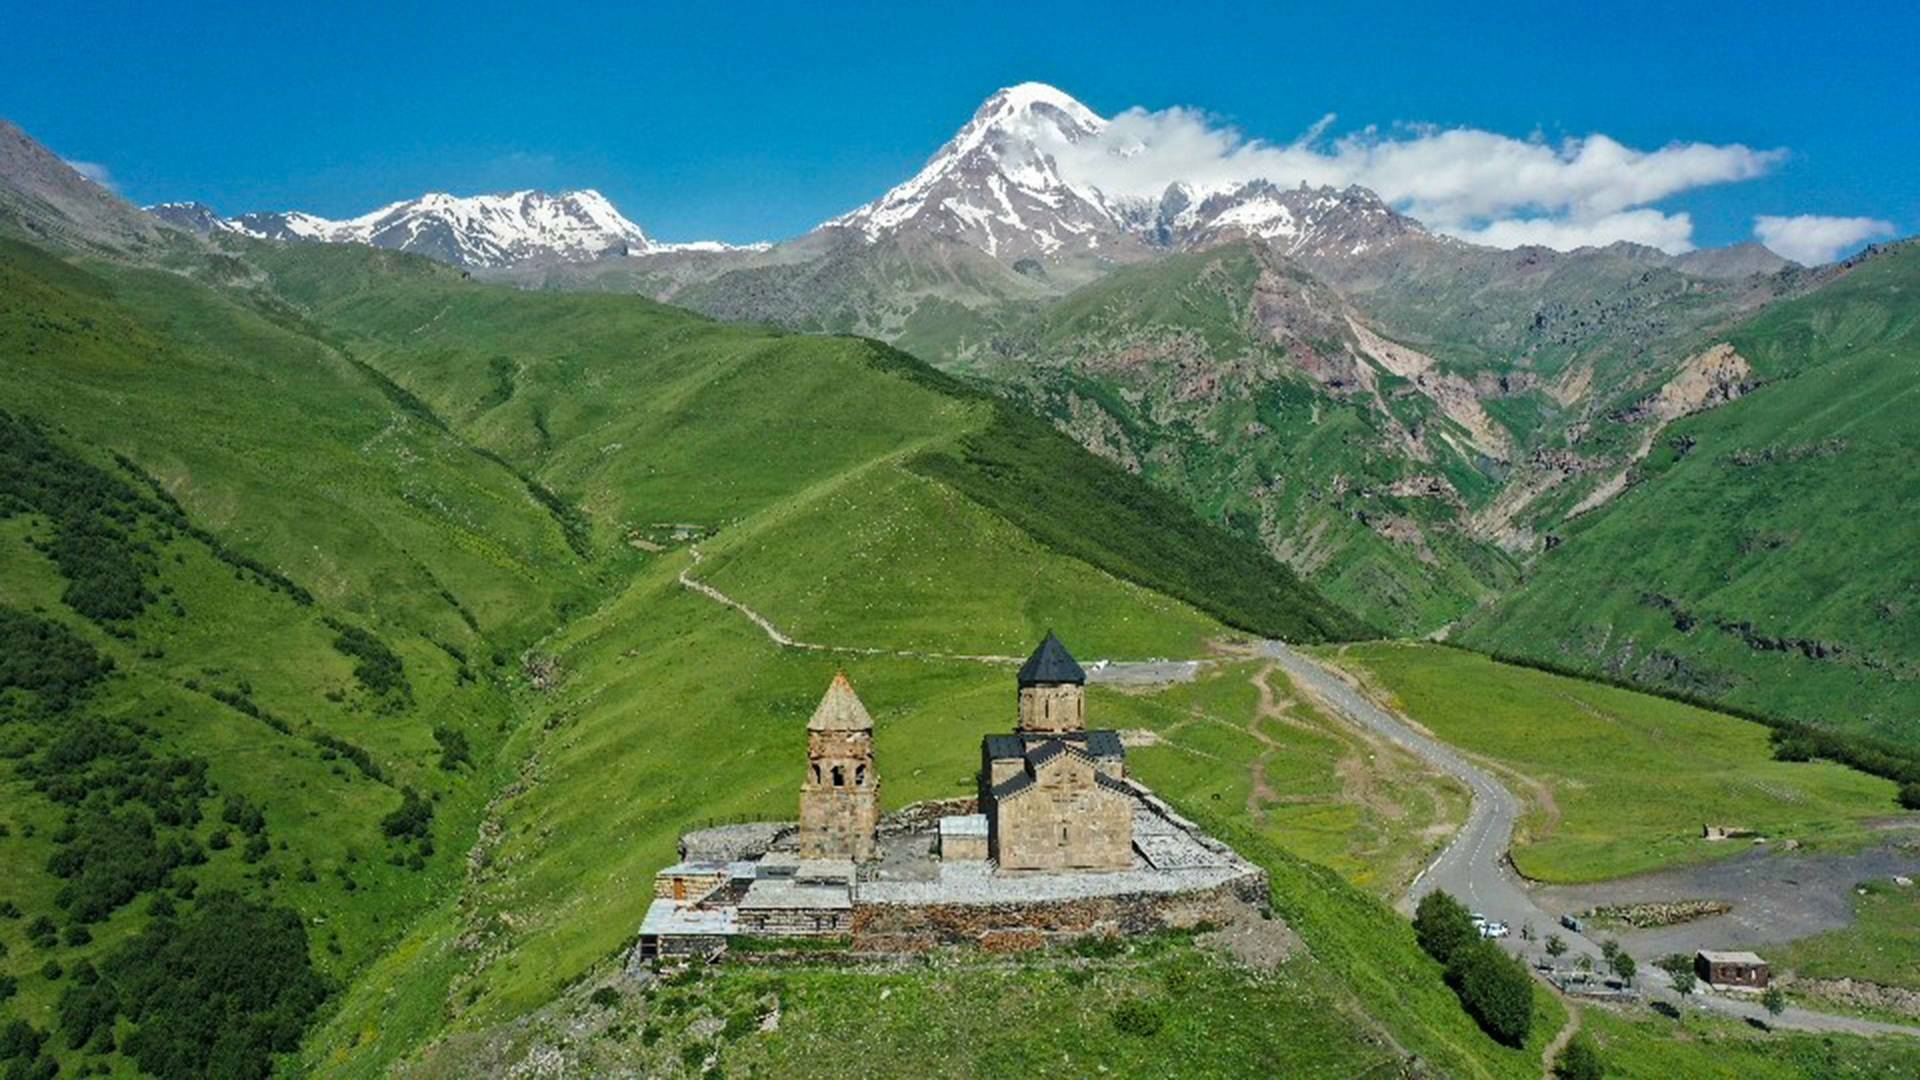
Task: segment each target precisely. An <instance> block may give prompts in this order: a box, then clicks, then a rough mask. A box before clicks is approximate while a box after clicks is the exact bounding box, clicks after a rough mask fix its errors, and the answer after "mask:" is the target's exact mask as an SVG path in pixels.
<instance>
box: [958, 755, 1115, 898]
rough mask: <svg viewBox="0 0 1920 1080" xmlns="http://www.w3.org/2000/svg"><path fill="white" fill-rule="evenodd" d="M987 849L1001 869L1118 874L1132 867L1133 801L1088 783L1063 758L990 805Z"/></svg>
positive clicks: (1088, 776) (1090, 771)
mask: <svg viewBox="0 0 1920 1080" xmlns="http://www.w3.org/2000/svg"><path fill="white" fill-rule="evenodd" d="M991 836H992V841H993V843H992V848H993V854H994V857H995V858H997V859H998V860H999V862H1000V868H1001V869H1002V870H1014V871H1018V870H1075V869H1081V870H1124V869H1126V868H1127V867H1129V866H1131V865H1133V799H1132V798H1130V797H1129V796H1127V795H1125V794H1122V793H1121V792H1118V791H1115V790H1113V789H1112V788H1110V787H1105V786H1102V785H1100V784H1098V783H1096V782H1095V781H1094V766H1093V763H1092V762H1091V761H1089V760H1087V759H1085V758H1083V757H1080V756H1079V755H1078V754H1072V753H1069V754H1065V755H1062V756H1061V757H1059V758H1056V759H1054V760H1053V761H1051V762H1048V763H1047V764H1046V765H1045V766H1043V767H1042V769H1041V772H1040V775H1039V777H1038V778H1037V780H1036V782H1035V783H1034V785H1033V786H1032V787H1030V788H1027V789H1026V790H1025V791H1022V792H1019V793H1017V794H1014V795H1011V796H1008V797H1006V798H1002V799H996V800H995V801H994V807H993V814H992V826H991Z"/></svg>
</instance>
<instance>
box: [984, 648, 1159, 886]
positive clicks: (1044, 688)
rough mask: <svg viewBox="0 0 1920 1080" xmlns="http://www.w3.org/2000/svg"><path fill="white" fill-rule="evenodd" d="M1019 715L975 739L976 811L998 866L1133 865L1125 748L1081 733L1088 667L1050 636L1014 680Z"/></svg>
mask: <svg viewBox="0 0 1920 1080" xmlns="http://www.w3.org/2000/svg"><path fill="white" fill-rule="evenodd" d="M1017 681H1018V683H1019V688H1020V699H1019V700H1020V721H1019V726H1018V727H1016V728H1015V729H1014V731H1013V733H1012V734H1010V735H988V736H987V737H986V738H984V739H982V740H981V742H980V812H981V813H982V814H984V815H986V819H987V848H988V850H989V851H990V852H991V853H992V856H993V858H994V860H995V861H996V862H997V863H998V864H999V867H1000V869H1001V870H1125V869H1127V868H1128V867H1130V866H1132V865H1133V804H1134V799H1133V795H1132V793H1131V791H1130V790H1129V788H1128V787H1127V785H1125V784H1123V783H1121V781H1122V780H1123V779H1124V778H1125V777H1126V773H1127V759H1126V750H1125V749H1124V748H1123V747H1122V746H1121V745H1120V734H1119V733H1118V732H1115V731H1089V730H1087V673H1086V672H1085V671H1083V670H1081V668H1080V665H1079V664H1078V663H1076V662H1075V661H1074V659H1073V656H1072V654H1070V653H1068V652H1067V647H1066V646H1065V645H1062V644H1061V643H1060V639H1059V638H1057V637H1054V636H1053V634H1052V633H1048V634H1047V636H1046V639H1045V640H1044V641H1042V642H1040V647H1039V648H1037V649H1035V650H1034V651H1033V655H1032V656H1030V657H1028V658H1027V662H1026V664H1024V665H1023V666H1022V667H1021V668H1020V674H1019V676H1018V677H1017Z"/></svg>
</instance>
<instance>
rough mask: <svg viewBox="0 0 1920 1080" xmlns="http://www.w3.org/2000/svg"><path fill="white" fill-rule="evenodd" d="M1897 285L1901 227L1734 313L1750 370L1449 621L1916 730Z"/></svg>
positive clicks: (1910, 344)
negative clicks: (1459, 619)
mask: <svg viewBox="0 0 1920 1080" xmlns="http://www.w3.org/2000/svg"><path fill="white" fill-rule="evenodd" d="M1916 294H1920V247H1914V246H1912V245H1907V246H1903V247H1901V248H1897V249H1895V250H1893V251H1890V252H1887V253H1885V254H1882V255H1880V256H1878V257H1876V258H1873V259H1870V260H1868V261H1867V262H1866V263H1864V264H1863V265H1861V266H1859V267H1857V268H1855V269H1854V270H1853V271H1852V272H1850V273H1848V274H1847V275H1846V276H1844V277H1842V278H1840V279H1839V280H1838V281H1836V282H1834V283H1833V284H1831V285H1828V286H1827V287H1825V288H1823V289H1821V290H1820V291H1818V292H1816V293H1814V294H1812V295H1809V296H1806V297H1802V298H1799V299H1796V300H1791V301H1788V302H1785V303H1782V304H1780V305H1778V306H1777V307H1775V308H1772V309H1770V310H1768V311H1767V312H1766V313H1764V314H1762V315H1761V316H1759V317H1757V318H1755V319H1753V320H1751V321H1749V322H1747V323H1746V324H1744V325H1743V326H1742V327H1740V328H1739V329H1738V330H1737V331H1735V332H1734V333H1733V334H1732V335H1731V339H1730V340H1731V341H1732V342H1733V344H1734V346H1735V347H1736V348H1737V349H1738V350H1739V352H1740V353H1741V355H1743V356H1745V357H1747V358H1748V360H1749V361H1750V362H1751V363H1752V364H1753V366H1754V369H1755V371H1756V374H1757V376H1759V377H1760V378H1762V379H1764V380H1766V382H1767V385H1765V386H1763V387H1762V388H1761V389H1759V390H1757V391H1755V392H1754V393H1752V394H1750V395H1748V396H1747V397H1745V398H1743V399H1741V400H1740V401H1737V402H1735V403H1733V404H1731V405H1728V406H1725V407H1723V408H1720V409H1716V410H1713V411H1711V412H1708V413H1705V414H1702V415H1699V416H1695V417H1692V418H1689V419H1687V420H1683V421H1681V422H1679V423H1678V424H1676V425H1674V427H1673V428H1672V429H1671V430H1670V431H1669V432H1668V435H1667V436H1666V439H1665V444H1664V445H1663V447H1662V448H1661V449H1660V450H1659V451H1658V452H1656V454H1655V455H1654V456H1653V457H1652V458H1650V459H1649V460H1648V462H1647V463H1646V467H1645V469H1644V470H1643V472H1644V475H1643V477H1642V479H1641V482H1640V483H1639V484H1637V485H1636V486H1635V487H1634V488H1632V489H1630V490H1629V491H1628V492H1627V493H1626V494H1625V495H1623V496H1621V497H1620V498H1619V499H1618V500H1617V501H1616V503H1615V504H1614V505H1613V506H1612V507H1611V508H1610V509H1608V510H1607V511H1605V512H1604V513H1602V514H1598V515H1595V516H1594V517H1593V518H1592V519H1591V520H1588V521H1583V522H1580V523H1577V524H1576V525H1575V527H1574V528H1573V529H1572V530H1571V531H1570V533H1569V536H1568V539H1567V541H1566V543H1565V544H1563V545H1561V547H1559V548H1558V549H1556V550H1554V551H1553V552H1550V553H1549V554H1548V555H1547V556H1545V557H1544V558H1543V559H1542V560H1541V562H1540V563H1539V565H1538V566H1537V567H1536V568H1535V569H1534V571H1533V572H1532V574H1531V575H1530V579H1529V581H1528V582H1527V583H1526V585H1525V586H1524V587H1523V588H1521V589H1520V590H1518V591H1517V592H1515V593H1514V594H1513V595H1511V596H1509V597H1507V598H1505V599H1503V600H1502V601H1500V602H1499V603H1498V604H1496V605H1494V606H1493V607H1491V608H1490V609H1487V610H1485V611H1483V612H1482V613H1480V614H1479V615H1477V616H1475V617H1474V618H1472V619H1471V620H1469V621H1468V623H1467V624H1466V626H1465V628H1464V629H1463V631H1462V633H1461V634H1460V637H1461V639H1462V640H1463V641H1465V642H1467V643H1469V644H1474V645H1481V646H1487V647H1491V648H1495V649H1498V650H1501V651H1506V652H1514V653H1520V654H1524V655H1530V656H1535V657H1540V658H1543V659H1548V660H1551V661H1554V662H1556V663H1560V664H1567V665H1572V666H1575V667H1583V668H1587V669H1591V670H1602V671H1606V672H1609V673H1612V674H1616V675H1620V676H1624V677H1626V678H1629V679H1635V680H1640V681H1644V682H1646V683H1649V684H1653V685H1661V686H1667V687H1672V688H1676V689H1682V690H1687V691H1691V692H1694V693H1699V694H1705V695H1708V696H1712V697H1717V698H1720V699H1723V700H1726V701H1728V702H1731V703H1735V704H1739V705H1742V706H1746V707H1749V708H1754V709H1759V710H1762V711H1766V712H1772V713H1775V714H1779V715H1784V716H1788V717H1792V718H1796V719H1801V720H1808V721H1814V722H1819V723H1823V724H1826V725H1830V726H1832V727H1834V728H1837V729H1840V730H1844V731H1855V732H1869V733H1873V734H1876V735H1880V736H1883V737H1885V738H1888V739H1891V740H1896V741H1899V742H1902V743H1904V744H1906V745H1907V746H1909V747H1915V746H1920V726H1916V723H1915V720H1914V716H1915V715H1916V711H1920V668H1916V662H1915V659H1914V658H1915V656H1917V655H1920V619H1916V618H1915V614H1916V612H1920V570H1916V564H1915V562H1914V560H1913V559H1912V558H1911V553H1912V550H1913V546H1914V540H1915V538H1916V533H1915V530H1914V526H1913V522H1912V516H1911V507H1912V506H1913V505H1914V504H1915V502H1916V501H1917V500H1920V425H1916V424H1915V423H1914V422H1913V412H1914V408H1915V405H1916V403H1920V380H1917V379H1916V377H1915V376H1916V373H1920V335H1916V333H1915V326H1916V317H1915V313H1916ZM1682 447H1684V448H1686V449H1685V453H1684V454H1682V453H1680V452H1679V450H1680V448H1682ZM1659 598H1664V600H1662V599H1659ZM1666 601H1670V602H1671V605H1672V606H1666V604H1665V602H1666ZM1675 608H1677V609H1678V610H1677V611H1676V610H1674V609H1675ZM1683 615H1684V617H1683ZM1822 652H1824V653H1825V655H1824V656H1821V655H1819V654H1820V653H1822ZM1810 654H1811V655H1810Z"/></svg>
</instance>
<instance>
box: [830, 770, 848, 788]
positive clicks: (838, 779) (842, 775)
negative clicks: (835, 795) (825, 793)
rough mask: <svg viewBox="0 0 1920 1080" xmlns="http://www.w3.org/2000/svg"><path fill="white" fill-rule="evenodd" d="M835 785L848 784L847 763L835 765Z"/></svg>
mask: <svg viewBox="0 0 1920 1080" xmlns="http://www.w3.org/2000/svg"><path fill="white" fill-rule="evenodd" d="M833 786H834V787H846V786H847V767H846V766H845V765H835V766H834V767H833Z"/></svg>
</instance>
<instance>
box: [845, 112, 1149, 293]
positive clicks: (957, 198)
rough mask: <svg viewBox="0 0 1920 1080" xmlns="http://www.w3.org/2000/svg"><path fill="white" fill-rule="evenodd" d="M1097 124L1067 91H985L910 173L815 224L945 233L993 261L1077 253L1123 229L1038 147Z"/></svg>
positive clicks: (879, 232)
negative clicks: (867, 200) (981, 100)
mask: <svg viewBox="0 0 1920 1080" xmlns="http://www.w3.org/2000/svg"><path fill="white" fill-rule="evenodd" d="M1106 125H1107V122H1106V121H1105V120H1104V119H1102V118H1101V117H1099V116H1097V115H1095V114H1094V112H1093V110H1091V109H1089V108H1087V107H1086V106H1085V105H1082V104H1081V103H1080V102H1078V101H1076V100H1074V99H1073V98H1072V97H1071V96H1069V95H1068V94H1066V93H1064V92H1062V91H1060V90H1056V89H1054V88H1053V87H1051V86H1047V85H1044V84H1042V83H1022V84H1020V85H1019V86H1012V87H1008V88H1007V89H1005V90H1002V91H1000V92H999V93H996V94H994V95H993V96H992V97H990V98H988V99H987V100H986V103H985V104H983V105H981V106H980V108H979V110H978V111H976V112H975V113H974V114H973V119H971V120H969V121H967V124H966V126H965V127H963V128H961V129H960V132H959V134H957V135H955V136H954V137H953V138H952V139H951V140H949V141H948V142H947V144H946V145H945V146H943V147H941V148H940V151H939V152H938V153H936V154H935V155H934V156H933V158H932V159H931V160H930V161H928V162H927V164H926V166H925V167H924V168H922V169H921V170H920V171H919V172H918V173H917V174H915V175H914V177H913V178H912V179H910V180H908V181H907V182H906V183H904V184H901V185H900V186H898V187H896V188H894V189H893V190H892V191H889V192H887V193H886V194H885V195H882V196H881V197H880V198H879V199H877V200H875V201H873V202H871V203H868V204H867V205H865V206H862V207H860V208H859V209H857V210H854V211H852V212H851V213H847V214H842V215H841V216H839V217H837V218H834V219H833V220H831V221H828V222H826V223H825V224H824V225H823V226H822V228H828V229H835V228H837V229H848V230H852V231H854V232H857V233H859V234H860V235H861V236H863V237H865V238H866V239H868V240H878V239H880V238H882V237H884V236H889V235H892V234H894V233H897V232H900V231H903V230H913V231H921V232H929V233H940V234H945V235H948V236H951V237H954V238H955V239H958V240H961V241H963V242H965V243H967V244H970V245H972V246H974V247H977V248H980V249H981V250H983V251H986V252H988V253H989V254H992V255H996V256H999V257H1000V258H1002V259H1009V260H1011V259H1018V258H1023V257H1028V256H1036V255H1038V256H1048V255H1061V254H1079V253H1086V252H1092V251H1097V250H1100V249H1101V248H1102V247H1103V246H1110V245H1111V244H1112V242H1113V241H1114V240H1115V239H1116V238H1119V237H1122V236H1124V234H1125V230H1124V229H1123V228H1122V227H1121V225H1120V223H1119V221H1118V220H1117V219H1116V218H1115V216H1114V213H1113V210H1112V209H1111V208H1110V207H1109V206H1108V205H1107V201H1106V200H1105V199H1104V198H1103V197H1102V196H1101V194H1100V192H1099V191H1098V190H1096V189H1094V188H1092V187H1089V186H1085V185H1078V184H1073V183H1070V182H1068V181H1067V180H1066V179H1064V178H1063V177H1062V176H1061V175H1060V170H1059V166H1058V165H1057V164H1056V162H1055V160H1054V156H1053V155H1052V154H1051V153H1049V152H1048V151H1047V149H1046V148H1047V147H1048V146H1050V145H1057V144H1058V143H1060V142H1066V143H1077V142H1080V141H1081V140H1083V139H1087V138H1090V137H1092V136H1094V135H1097V134H1099V133H1100V132H1101V131H1102V130H1104V129H1105V128H1106Z"/></svg>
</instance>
